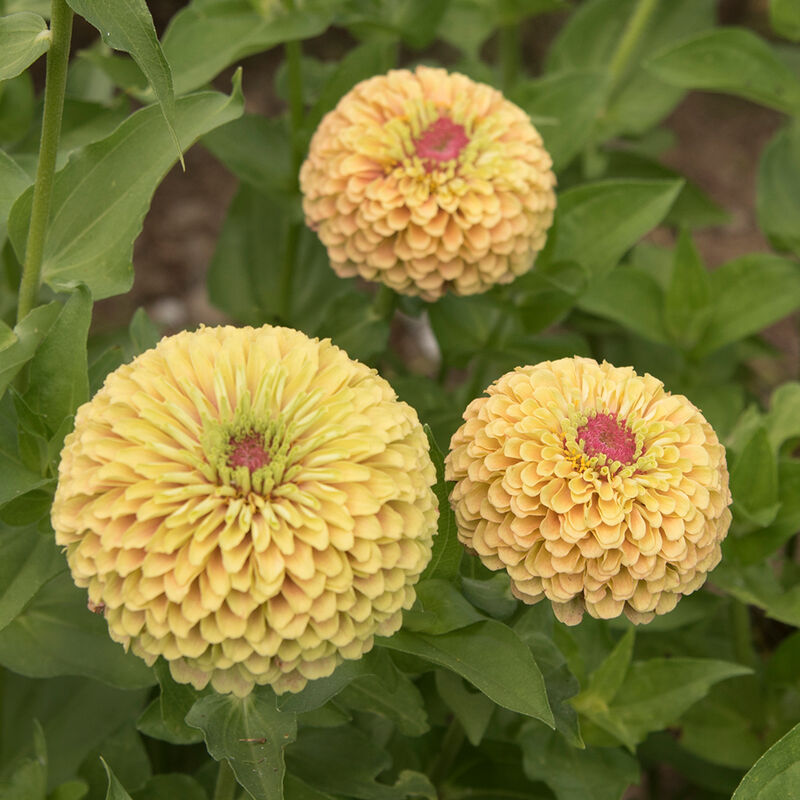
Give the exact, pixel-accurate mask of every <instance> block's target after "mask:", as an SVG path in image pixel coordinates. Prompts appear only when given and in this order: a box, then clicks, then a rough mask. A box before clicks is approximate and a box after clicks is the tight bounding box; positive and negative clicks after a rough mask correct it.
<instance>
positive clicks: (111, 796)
mask: <svg viewBox="0 0 800 800" xmlns="http://www.w3.org/2000/svg"><path fill="white" fill-rule="evenodd" d="M100 760H101V761H102V762H103V767H104V768H105V771H106V775H108V791H107V792H106V800H131V796H130V795H129V794H128V793H127V792H126V791H125V789H124V787H123V786H122V784H121V783H120V782H119V781H118V780H117V777H116V775H114V773H113V772H112V771H111V767H109V766H108V764H106V762H105V760H104V759H102V758H101V759H100Z"/></svg>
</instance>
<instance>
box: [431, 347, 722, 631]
mask: <svg viewBox="0 0 800 800" xmlns="http://www.w3.org/2000/svg"><path fill="white" fill-rule="evenodd" d="M487 393H488V397H480V398H478V399H476V400H473V401H472V403H470V405H469V406H468V407H467V410H466V411H465V412H464V419H465V420H466V421H465V422H464V424H463V425H462V426H461V428H459V430H458V431H457V432H456V433H455V435H454V436H453V440H452V442H451V445H450V447H451V452H450V454H449V455H448V457H447V478H448V479H450V480H455V481H456V485H455V488H454V489H453V492H452V494H451V497H450V500H451V503H452V505H453V508H454V509H455V513H456V519H457V522H458V530H459V538H460V540H461V541H462V542H463V543H464V544H465V545H466V546H467V547H468V548H469V549H470V550H472V551H473V552H475V553H477V554H478V556H479V557H480V558H481V560H482V561H483V562H484V564H486V565H487V566H488V567H489V568H490V569H495V570H496V569H505V570H507V571H508V574H509V575H510V577H511V588H512V591H513V592H514V594H515V595H516V596H517V597H519V598H520V599H522V600H524V601H525V602H526V603H536V602H538V601H539V600H541V599H542V597H547V598H548V599H549V600H550V601H551V602H552V604H553V609H554V610H555V613H556V616H558V618H559V619H561V620H562V621H563V622H566V623H568V624H575V623H577V622H579V621H580V619H581V617H582V616H583V613H584V610H586V611H588V612H589V613H590V614H591V615H592V616H594V617H601V618H610V617H616V616H619V615H620V614H621V613H623V612H624V613H625V614H626V615H627V616H628V617H629V618H630V619H631V620H633V621H634V622H648V621H650V620H651V619H652V618H653V616H654V615H655V614H665V613H666V612H668V611H671V610H672V609H673V608H674V607H675V604H676V603H677V602H678V600H679V598H680V597H681V596H682V595H684V594H688V593H690V592H693V591H694V590H695V589H697V588H698V587H700V586H701V585H702V584H703V582H704V581H705V579H706V574H707V573H708V572H709V571H710V570H711V569H713V568H714V567H715V566H716V565H717V563H718V562H719V559H720V542H721V541H722V540H723V539H724V538H725V535H726V533H727V532H728V526H729V524H730V520H731V514H730V511H729V510H728V505H729V504H730V500H731V497H730V492H729V490H728V470H727V468H726V465H725V450H724V448H723V447H722V445H721V444H720V443H719V441H718V440H717V436H716V434H715V433H714V431H713V430H712V428H711V426H710V425H709V424H708V422H706V420H705V419H704V417H703V415H702V414H701V413H700V411H699V410H698V409H697V408H696V407H695V406H693V405H692V404H691V403H690V402H689V401H688V400H687V399H686V398H685V397H683V396H681V395H673V394H670V393H669V392H667V391H665V390H664V386H663V384H662V383H661V381H659V380H656V378H654V377H653V376H652V375H644V376H643V377H641V376H639V375H637V374H636V373H635V372H634V371H633V369H632V368H630V367H626V368H617V367H614V366H612V365H611V364H608V363H605V362H604V363H603V364H598V363H597V362H596V361H593V360H592V359H589V358H565V359H561V360H560V361H552V362H551V361H546V362H544V363H542V364H537V365H536V366H532V367H518V368H517V369H516V370H514V371H513V372H509V373H507V374H506V375H504V376H503V377H502V378H500V379H499V380H497V381H496V382H495V383H494V384H492V385H491V386H490V387H489V389H488V390H487Z"/></svg>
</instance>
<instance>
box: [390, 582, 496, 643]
mask: <svg viewBox="0 0 800 800" xmlns="http://www.w3.org/2000/svg"><path fill="white" fill-rule="evenodd" d="M416 591H417V602H416V603H415V604H414V607H413V608H412V609H411V610H409V611H406V612H405V613H404V614H403V625H404V627H405V628H406V630H410V631H414V632H416V633H429V634H432V635H434V636H435V635H438V634H440V633H449V632H450V631H455V630H458V629H459V628H466V627H467V625H472V624H473V623H475V622H480V621H481V620H482V619H484V617H483V615H482V614H480V613H478V612H477V611H476V610H475V609H474V608H473V607H472V606H471V605H470V604H469V603H468V602H467V601H466V600H465V599H464V595H462V594H461V592H459V591H458V589H457V588H456V587H455V586H454V585H453V584H452V583H451V582H450V581H449V580H444V579H442V578H429V579H423V580H421V581H420V582H419V583H418V584H417V586H416Z"/></svg>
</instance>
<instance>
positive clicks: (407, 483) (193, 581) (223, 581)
mask: <svg viewBox="0 0 800 800" xmlns="http://www.w3.org/2000/svg"><path fill="white" fill-rule="evenodd" d="M434 481H435V471H434V468H433V465H432V463H431V461H430V458H429V456H428V443H427V439H426V437H425V434H424V432H423V430H422V428H421V426H420V424H419V421H418V420H417V416H416V413H415V412H414V410H413V409H412V408H411V407H409V406H408V405H406V404H405V403H401V402H399V401H398V400H397V399H396V396H395V394H394V392H393V391H392V389H391V387H390V386H389V384H388V383H386V381H385V380H383V379H382V378H380V377H379V376H378V375H377V373H376V372H375V371H374V370H372V369H369V368H368V367H366V366H364V365H363V364H360V363H359V362H357V361H352V360H351V359H350V358H348V356H347V354H346V353H344V352H343V351H342V350H340V349H339V348H337V347H335V346H333V345H332V344H331V343H330V341H329V340H324V341H318V340H316V339H313V340H312V339H309V338H308V337H306V336H305V335H303V334H302V333H299V332H297V331H294V330H290V329H287V328H274V327H270V326H265V327H263V328H258V329H253V328H232V327H220V328H201V329H200V330H199V331H197V332H195V333H181V334H178V335H177V336H171V337H168V338H165V339H163V340H162V341H161V342H160V343H159V345H158V346H157V347H156V348H154V349H153V350H148V351H147V352H146V353H143V354H142V355H141V356H139V357H138V358H137V359H136V360H135V361H134V362H133V363H132V364H130V365H125V366H122V367H120V368H119V369H117V370H115V371H114V372H112V373H111V374H110V375H109V376H108V378H107V379H106V382H105V385H104V386H103V388H102V389H101V390H100V391H99V392H98V393H97V394H96V395H95V397H94V398H93V399H92V400H91V401H90V402H89V403H86V404H85V405H84V406H82V407H81V408H80V409H79V410H78V413H77V416H76V420H75V430H74V432H73V433H72V434H70V435H69V436H68V437H67V440H66V442H65V445H64V450H63V453H62V458H61V466H60V469H59V483H58V490H57V492H56V498H55V503H54V505H53V512H52V520H53V527H54V529H55V531H56V538H57V541H58V543H59V544H62V545H64V546H65V547H66V552H67V559H68V561H69V565H70V568H71V570H72V575H73V578H74V579H75V582H76V583H77V584H78V585H79V586H85V587H88V590H89V601H90V606H91V607H93V608H96V609H98V610H102V611H103V613H104V614H105V617H106V620H107V621H108V627H109V631H110V633H111V636H112V637H113V638H114V639H115V640H117V641H119V642H122V643H123V644H124V645H126V646H128V645H130V647H131V648H132V650H133V652H135V653H136V654H137V655H139V656H141V657H142V658H143V659H145V660H146V661H147V662H148V663H153V662H154V661H155V659H156V658H157V657H158V656H163V657H164V658H165V659H166V660H167V661H168V662H169V665H170V669H171V671H172V675H173V676H174V678H175V679H176V680H178V681H181V682H184V683H192V684H193V685H194V686H195V687H197V688H202V687H203V686H205V685H206V684H207V683H208V682H209V680H210V681H211V684H212V685H213V686H214V688H215V689H217V690H218V691H221V692H229V691H232V692H235V693H237V694H239V695H244V694H247V692H249V691H250V690H251V689H252V687H253V685H254V684H255V683H259V684H263V683H269V684H271V685H272V686H273V687H274V688H275V690H276V691H278V692H282V691H286V690H288V691H299V690H300V689H302V688H303V686H304V685H305V684H306V681H307V680H308V679H313V678H318V677H322V676H325V675H329V674H330V673H331V672H332V671H333V669H334V668H335V666H336V665H337V664H338V663H339V662H340V661H341V660H342V659H343V658H345V659H355V658H359V657H360V656H361V655H362V654H363V653H365V652H366V651H368V650H369V649H370V648H371V647H372V641H373V636H374V635H376V634H378V635H389V634H391V633H394V632H395V631H396V630H397V629H398V627H399V626H400V623H401V615H402V609H403V608H408V607H410V605H411V604H412V603H413V601H414V596H415V595H414V589H413V585H414V584H415V583H416V581H417V579H418V577H419V575H420V573H421V572H422V570H423V569H424V567H425V565H426V564H427V562H428V560H429V559H430V553H431V542H432V536H433V533H434V530H435V526H436V518H437V508H436V499H435V495H434V494H433V492H432V491H431V488H430V487H431V484H433V483H434Z"/></svg>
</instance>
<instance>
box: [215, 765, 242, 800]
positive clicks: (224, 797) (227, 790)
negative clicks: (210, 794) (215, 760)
mask: <svg viewBox="0 0 800 800" xmlns="http://www.w3.org/2000/svg"><path fill="white" fill-rule="evenodd" d="M237 785H238V784H237V783H236V776H235V775H234V774H233V770H232V769H231V765H230V764H229V763H228V759H227V758H223V759H222V760H221V761H220V762H219V771H218V772H217V783H216V786H215V787H214V799H213V800H233V798H234V796H235V793H236V787H237Z"/></svg>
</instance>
